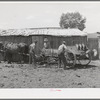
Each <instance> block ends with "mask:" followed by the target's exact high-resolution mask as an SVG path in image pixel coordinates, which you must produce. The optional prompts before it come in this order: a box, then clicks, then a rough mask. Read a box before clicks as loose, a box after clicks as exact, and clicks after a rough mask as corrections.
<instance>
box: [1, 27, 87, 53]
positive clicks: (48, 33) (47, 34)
mask: <svg viewBox="0 0 100 100" xmlns="http://www.w3.org/2000/svg"><path fill="white" fill-rule="evenodd" d="M44 38H48V40H49V44H50V47H51V48H53V49H57V48H58V47H59V45H60V44H61V42H62V41H63V40H65V41H66V44H67V45H68V46H70V45H75V44H80V43H84V44H87V34H86V33H85V32H83V31H80V30H78V29H60V28H31V29H9V30H2V31H0V41H3V42H5V41H9V42H14V43H20V42H25V43H27V44H28V45H29V44H31V43H32V42H33V41H34V40H37V41H38V44H37V45H38V46H37V47H38V48H37V54H38V53H39V52H40V50H41V49H42V48H43V42H44V41H43V40H44Z"/></svg>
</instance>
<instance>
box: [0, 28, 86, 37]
mask: <svg viewBox="0 0 100 100" xmlns="http://www.w3.org/2000/svg"><path fill="white" fill-rule="evenodd" d="M9 35H16V36H18V35H22V36H29V35H52V36H84V35H87V33H85V32H83V31H80V30H78V29H9V30H2V31H0V36H9Z"/></svg>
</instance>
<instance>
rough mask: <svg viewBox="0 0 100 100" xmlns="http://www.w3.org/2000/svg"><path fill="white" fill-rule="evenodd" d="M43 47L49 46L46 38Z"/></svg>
mask: <svg viewBox="0 0 100 100" xmlns="http://www.w3.org/2000/svg"><path fill="white" fill-rule="evenodd" d="M43 47H44V49H48V48H49V42H48V39H47V38H45V39H44V44H43Z"/></svg>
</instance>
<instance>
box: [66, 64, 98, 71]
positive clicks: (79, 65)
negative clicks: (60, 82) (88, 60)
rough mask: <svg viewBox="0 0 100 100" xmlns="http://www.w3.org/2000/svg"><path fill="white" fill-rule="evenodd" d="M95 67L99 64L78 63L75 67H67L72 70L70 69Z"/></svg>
mask: <svg viewBox="0 0 100 100" xmlns="http://www.w3.org/2000/svg"><path fill="white" fill-rule="evenodd" d="M93 67H97V66H95V65H81V64H76V65H75V66H74V67H70V68H67V70H70V69H74V70H77V69H88V68H93Z"/></svg>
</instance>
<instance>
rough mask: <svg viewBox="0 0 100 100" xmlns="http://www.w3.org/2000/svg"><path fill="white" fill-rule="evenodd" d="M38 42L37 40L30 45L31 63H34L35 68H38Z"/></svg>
mask: <svg viewBox="0 0 100 100" xmlns="http://www.w3.org/2000/svg"><path fill="white" fill-rule="evenodd" d="M36 44H37V40H35V41H34V42H33V43H32V44H31V45H30V46H29V64H32V65H34V68H36V56H35V51H36Z"/></svg>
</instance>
